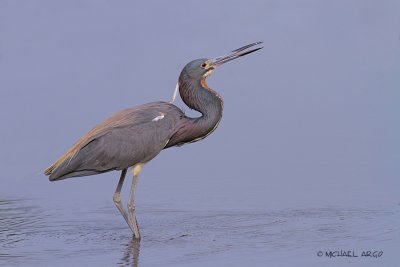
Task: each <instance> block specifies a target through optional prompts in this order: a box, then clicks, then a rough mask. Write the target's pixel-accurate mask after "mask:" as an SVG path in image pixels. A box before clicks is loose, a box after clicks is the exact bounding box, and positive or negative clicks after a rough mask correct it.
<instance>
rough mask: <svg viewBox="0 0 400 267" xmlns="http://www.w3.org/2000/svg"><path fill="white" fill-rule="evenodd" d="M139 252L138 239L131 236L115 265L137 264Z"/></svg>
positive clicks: (134, 265) (135, 266)
mask: <svg viewBox="0 0 400 267" xmlns="http://www.w3.org/2000/svg"><path fill="white" fill-rule="evenodd" d="M139 253H140V241H139V240H137V239H135V238H132V240H130V241H129V243H128V244H126V248H125V251H124V254H123V255H122V258H121V260H120V262H119V263H118V264H117V266H133V267H137V266H139Z"/></svg>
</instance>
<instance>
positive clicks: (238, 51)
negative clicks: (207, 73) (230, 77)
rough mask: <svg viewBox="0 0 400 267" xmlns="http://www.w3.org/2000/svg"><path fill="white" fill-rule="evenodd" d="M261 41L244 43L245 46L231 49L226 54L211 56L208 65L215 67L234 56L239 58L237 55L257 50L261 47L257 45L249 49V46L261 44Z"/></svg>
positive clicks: (240, 55) (232, 58)
mask: <svg viewBox="0 0 400 267" xmlns="http://www.w3.org/2000/svg"><path fill="white" fill-rule="evenodd" d="M262 43H263V42H256V43H252V44H249V45H245V46H243V47H241V48H238V49H236V50H233V51H232V52H231V53H229V54H228V55H225V56H221V57H216V58H213V59H211V60H210V65H211V66H212V67H214V68H215V67H218V66H221V65H222V64H224V63H226V62H228V61H231V60H234V59H235V58H239V57H242V56H245V55H248V54H250V53H253V52H255V51H257V50H260V49H261V48H263V47H258V48H253V49H250V48H251V47H254V46H256V45H259V44H262Z"/></svg>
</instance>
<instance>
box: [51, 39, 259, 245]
mask: <svg viewBox="0 0 400 267" xmlns="http://www.w3.org/2000/svg"><path fill="white" fill-rule="evenodd" d="M259 44H261V42H257V43H252V44H250V45H247V46H244V47H241V48H239V49H236V50H234V51H232V52H231V53H230V54H228V55H227V56H223V57H217V58H214V59H205V58H204V59H197V60H193V61H191V62H189V63H188V64H187V65H186V66H185V67H184V68H183V70H182V72H181V74H180V76H179V80H178V85H177V88H178V89H179V93H180V96H181V98H182V100H183V102H184V103H185V104H186V105H187V106H188V107H189V108H191V109H195V110H197V111H199V112H200V113H201V114H202V115H201V116H200V117H198V118H190V117H188V116H186V115H185V114H184V113H183V112H182V110H180V109H179V108H178V107H176V106H175V105H173V104H172V103H170V102H153V103H148V104H144V105H141V106H138V107H134V108H130V109H125V110H123V111H120V112H118V113H116V114H114V115H113V116H111V117H110V118H108V119H107V120H105V121H103V122H102V123H100V124H99V125H97V126H96V127H94V128H93V129H92V130H91V131H89V132H88V133H87V134H86V135H84V136H83V137H82V138H81V139H80V140H79V141H78V142H77V143H76V144H75V145H73V146H72V147H71V148H70V149H69V150H68V151H67V152H66V153H65V154H64V155H62V156H61V157H60V158H59V159H58V160H57V161H56V162H54V163H53V164H52V165H51V166H50V167H48V168H47V169H46V170H45V174H46V175H48V176H49V180H50V181H58V180H63V179H66V178H70V177H78V176H88V175H94V174H99V173H104V172H109V171H113V170H120V171H121V176H120V180H119V183H118V186H117V189H116V191H115V193H114V202H115V205H116V206H117V208H118V210H119V211H120V212H121V214H122V215H123V216H124V218H125V220H126V222H127V223H128V225H129V226H130V228H131V230H132V231H133V233H134V235H135V238H138V239H140V233H139V228H138V226H137V222H136V216H135V207H134V193H135V188H136V182H137V176H138V174H139V172H140V170H141V167H142V166H143V165H144V164H145V163H147V162H149V161H150V160H151V159H153V158H154V157H155V156H157V154H158V153H160V152H161V150H163V149H165V148H169V147H173V146H180V145H183V144H186V143H192V142H196V141H198V140H201V139H203V138H205V137H207V136H208V135H209V134H210V133H212V132H213V131H214V130H215V129H216V128H217V126H218V124H219V122H220V120H221V117H222V110H223V100H222V97H221V96H220V95H219V94H218V93H217V92H215V91H213V90H212V89H211V88H209V87H208V85H207V83H206V81H205V80H206V78H207V77H208V76H209V75H210V74H211V73H212V71H213V70H214V69H215V68H216V67H218V66H220V65H222V64H224V63H225V62H228V61H230V60H232V59H235V58H238V57H241V56H244V55H247V54H249V53H252V52H254V51H257V50H259V49H261V48H262V47H259V48H255V49H251V50H249V48H251V47H253V46H256V45H259ZM130 167H133V182H132V189H131V194H130V197H129V202H128V212H126V211H125V210H124V209H123V207H122V205H121V198H120V191H121V188H122V184H123V181H124V179H125V175H126V171H127V169H128V168H130Z"/></svg>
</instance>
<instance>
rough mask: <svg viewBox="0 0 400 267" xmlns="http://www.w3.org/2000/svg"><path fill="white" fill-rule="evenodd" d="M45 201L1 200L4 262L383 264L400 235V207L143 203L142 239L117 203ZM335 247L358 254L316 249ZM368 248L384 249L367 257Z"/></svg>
mask: <svg viewBox="0 0 400 267" xmlns="http://www.w3.org/2000/svg"><path fill="white" fill-rule="evenodd" d="M56 204H57V203H56ZM56 204H55V205H54V203H53V205H54V206H57V205H56ZM44 206H46V204H44V203H43V202H41V200H40V199H29V200H26V199H2V200H0V214H1V217H0V243H1V244H2V249H1V252H0V264H1V265H2V266H70V265H71V264H78V265H79V266H205V265H206V266H222V265H225V266H226V265H227V264H229V265H230V266H243V265H248V266H265V265H266V264H267V263H271V264H273V263H276V264H279V266H296V265H297V264H296V263H299V262H301V264H306V263H308V264H318V263H320V264H322V263H323V264H324V265H329V264H332V265H333V266H338V265H341V264H343V263H344V262H346V263H351V265H352V266H368V265H369V264H371V266H374V265H375V264H377V263H379V265H381V266H383V265H382V264H386V263H387V264H389V263H392V264H394V263H395V262H396V261H395V260H396V254H395V253H393V252H394V251H393V250H394V247H395V245H396V244H397V245H398V243H399V240H400V239H399V234H400V227H399V225H400V224H399V211H385V210H362V209H340V208H321V209H318V208H315V209H289V210H274V211H267V210H254V211H190V210H168V209H155V208H152V207H138V221H139V225H140V227H141V231H142V235H143V239H142V241H141V242H136V241H134V240H132V238H131V233H130V230H129V228H128V227H127V225H125V222H124V221H123V218H122V217H121V216H120V215H119V214H118V212H117V210H116V209H115V208H114V207H113V206H112V205H111V203H110V205H106V206H98V207H93V206H92V205H91V206H90V207H89V206H88V207H81V208H80V209H79V210H78V211H76V210H75V209H74V208H73V207H70V208H67V209H65V208H64V209H63V210H57V209H50V210H49V209H47V208H46V209H45V208H43V207H44ZM330 250H332V251H335V250H346V251H347V250H352V251H354V253H355V254H357V255H358V256H359V257H354V258H349V257H336V258H328V257H326V256H324V257H320V258H319V257H318V256H317V252H318V251H323V252H325V251H330ZM363 250H372V251H375V250H376V251H383V255H382V256H381V257H379V258H373V257H361V256H360V255H361V253H362V251H363Z"/></svg>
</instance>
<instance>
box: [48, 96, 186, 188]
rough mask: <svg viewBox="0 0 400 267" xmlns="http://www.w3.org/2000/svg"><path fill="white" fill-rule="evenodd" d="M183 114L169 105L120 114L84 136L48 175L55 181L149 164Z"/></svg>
mask: <svg viewBox="0 0 400 267" xmlns="http://www.w3.org/2000/svg"><path fill="white" fill-rule="evenodd" d="M182 115H183V113H182V111H181V110H180V109H179V108H177V107H176V106H174V105H172V104H170V103H167V102H153V103H148V104H144V105H141V106H138V107H134V108H130V109H125V110H123V111H120V112H118V113H116V114H114V115H113V116H111V117H110V118H108V119H106V120H105V121H103V122H102V123H100V124H99V125H97V126H96V127H94V128H93V129H92V130H91V131H89V132H88V133H87V134H86V135H84V136H83V137H82V138H81V139H80V140H79V141H78V142H77V143H75V145H74V146H72V147H71V148H70V149H69V150H68V151H67V152H66V153H65V154H64V155H62V156H61V157H60V158H59V159H58V160H57V161H56V162H54V163H53V164H52V165H51V166H50V167H49V168H47V169H46V170H45V174H46V175H49V179H50V180H51V181H55V180H62V179H65V178H69V177H77V176H87V175H94V174H99V173H103V172H108V171H112V170H122V169H126V168H128V167H131V166H133V165H135V164H137V163H146V162H148V161H149V160H151V159H152V158H154V157H155V156H156V155H157V154H158V153H159V152H160V151H161V150H162V149H163V148H164V147H165V145H166V144H167V143H168V140H169V139H170V138H171V136H172V135H173V134H174V129H175V126H176V124H177V123H178V121H179V119H180V118H181V117H182Z"/></svg>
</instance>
